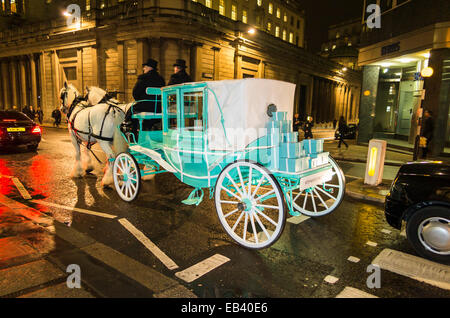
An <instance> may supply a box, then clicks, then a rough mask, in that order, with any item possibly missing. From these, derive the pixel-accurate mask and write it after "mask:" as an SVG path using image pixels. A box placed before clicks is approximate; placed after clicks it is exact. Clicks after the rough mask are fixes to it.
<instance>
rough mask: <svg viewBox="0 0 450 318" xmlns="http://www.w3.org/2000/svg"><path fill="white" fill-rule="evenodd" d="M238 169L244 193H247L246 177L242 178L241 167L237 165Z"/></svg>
mask: <svg viewBox="0 0 450 318" xmlns="http://www.w3.org/2000/svg"><path fill="white" fill-rule="evenodd" d="M236 169H237V171H238V175H239V180H241V185H242V193H245V183H244V179H242V173H241V168H240V167H236Z"/></svg>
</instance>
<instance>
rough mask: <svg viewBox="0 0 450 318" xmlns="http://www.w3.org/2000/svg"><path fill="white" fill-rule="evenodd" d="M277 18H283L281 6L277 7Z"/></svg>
mask: <svg viewBox="0 0 450 318" xmlns="http://www.w3.org/2000/svg"><path fill="white" fill-rule="evenodd" d="M277 18H278V19H279V18H281V10H280V8H277Z"/></svg>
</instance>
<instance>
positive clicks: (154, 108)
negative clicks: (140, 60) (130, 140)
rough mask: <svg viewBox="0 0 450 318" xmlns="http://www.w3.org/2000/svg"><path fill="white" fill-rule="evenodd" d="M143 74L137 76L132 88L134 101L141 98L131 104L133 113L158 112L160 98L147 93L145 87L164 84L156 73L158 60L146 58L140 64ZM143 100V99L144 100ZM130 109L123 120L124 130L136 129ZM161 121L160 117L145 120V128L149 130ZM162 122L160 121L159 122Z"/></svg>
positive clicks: (159, 111)
mask: <svg viewBox="0 0 450 318" xmlns="http://www.w3.org/2000/svg"><path fill="white" fill-rule="evenodd" d="M142 70H143V74H141V75H139V76H138V79H137V82H136V84H135V85H134V88H133V98H134V100H135V101H140V100H143V102H138V103H136V104H135V105H134V106H133V113H139V112H151V113H157V114H160V113H161V112H162V110H161V100H157V96H158V95H147V92H146V90H147V87H154V88H160V87H163V86H165V85H166V82H165V80H164V78H163V77H162V76H161V75H160V74H159V73H158V62H157V61H156V60H154V59H151V58H150V59H148V60H147V62H145V63H144V64H142ZM144 100H145V101H144ZM131 116H132V113H131V109H130V110H128V112H127V114H126V116H125V121H124V124H123V125H122V127H123V128H124V129H125V131H130V130H131V129H132V130H133V131H136V130H137V123H136V122H135V121H133V120H132V119H131ZM157 123H161V119H151V120H149V121H146V123H145V124H146V126H145V127H143V128H144V129H145V130H151V129H152V127H153V126H154V125H155V124H157ZM161 124H162V123H161Z"/></svg>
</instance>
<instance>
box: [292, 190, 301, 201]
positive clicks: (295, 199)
mask: <svg viewBox="0 0 450 318" xmlns="http://www.w3.org/2000/svg"><path fill="white" fill-rule="evenodd" d="M302 193H303V191H300V192H299V193H298V194H297V196H296V197H295V198H294V200H292V202H295V201H297V199H298V197H299V196H300V195H301V194H302Z"/></svg>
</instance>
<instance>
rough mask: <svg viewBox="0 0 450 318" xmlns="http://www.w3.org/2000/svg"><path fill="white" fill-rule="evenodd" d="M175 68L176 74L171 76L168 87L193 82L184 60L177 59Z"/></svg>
mask: <svg viewBox="0 0 450 318" xmlns="http://www.w3.org/2000/svg"><path fill="white" fill-rule="evenodd" d="M173 67H174V74H172V75H171V76H170V80H169V84H168V85H176V84H183V83H188V82H192V79H191V77H190V76H189V74H188V73H186V68H187V66H186V61H185V60H182V59H177V60H176V62H175V64H174V65H173Z"/></svg>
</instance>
